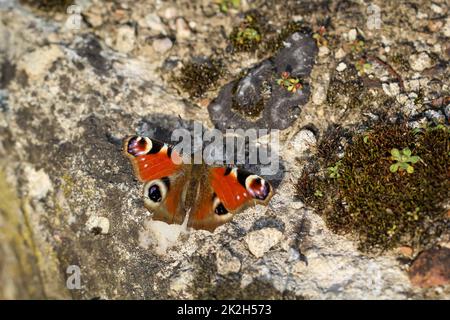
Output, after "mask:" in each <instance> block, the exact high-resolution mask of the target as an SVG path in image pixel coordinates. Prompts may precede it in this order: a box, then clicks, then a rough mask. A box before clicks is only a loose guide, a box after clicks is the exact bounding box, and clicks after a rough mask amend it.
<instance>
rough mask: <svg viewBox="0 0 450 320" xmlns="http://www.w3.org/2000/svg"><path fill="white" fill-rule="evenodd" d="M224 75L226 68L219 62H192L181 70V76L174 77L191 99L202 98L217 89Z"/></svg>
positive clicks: (212, 60)
mask: <svg viewBox="0 0 450 320" xmlns="http://www.w3.org/2000/svg"><path fill="white" fill-rule="evenodd" d="M223 73H224V67H223V65H222V63H221V62H220V61H218V60H214V59H208V60H204V61H200V62H197V61H190V62H188V63H186V64H185V65H184V66H183V67H182V68H181V72H180V75H179V76H177V77H174V81H175V82H176V83H177V84H178V85H179V86H180V88H181V89H182V90H183V91H185V92H187V93H189V95H190V96H191V98H200V97H202V96H203V95H204V94H205V93H206V91H208V90H210V89H212V88H214V87H215V85H216V84H217V81H218V80H219V78H220V77H221V76H222V75H223Z"/></svg>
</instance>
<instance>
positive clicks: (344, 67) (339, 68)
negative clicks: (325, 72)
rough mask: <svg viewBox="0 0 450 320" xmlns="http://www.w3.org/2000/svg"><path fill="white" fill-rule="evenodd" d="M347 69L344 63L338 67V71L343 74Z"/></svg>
mask: <svg viewBox="0 0 450 320" xmlns="http://www.w3.org/2000/svg"><path fill="white" fill-rule="evenodd" d="M345 69H347V65H346V64H345V63H344V62H341V63H339V64H338V66H337V67H336V70H337V71H338V72H342V71H344V70H345Z"/></svg>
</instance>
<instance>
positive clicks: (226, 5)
mask: <svg viewBox="0 0 450 320" xmlns="http://www.w3.org/2000/svg"><path fill="white" fill-rule="evenodd" d="M216 3H217V4H218V6H219V8H220V11H221V12H222V13H228V10H230V9H231V8H234V9H238V8H239V6H240V5H241V0H218V1H216Z"/></svg>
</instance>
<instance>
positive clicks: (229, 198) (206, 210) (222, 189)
mask: <svg viewBox="0 0 450 320" xmlns="http://www.w3.org/2000/svg"><path fill="white" fill-rule="evenodd" d="M208 171H209V172H208V185H207V186H205V187H204V188H203V190H204V192H203V193H202V196H201V197H200V199H199V202H198V205H197V207H196V210H195V211H194V212H193V214H192V215H191V216H190V217H189V225H190V226H191V227H193V228H195V229H206V230H209V231H214V229H216V228H217V227H218V226H220V225H222V224H224V223H226V222H228V221H230V220H231V219H232V218H233V216H234V215H235V214H237V213H239V212H240V211H242V210H244V209H245V208H247V207H249V206H253V205H256V204H263V205H266V204H267V203H268V202H269V201H270V198H271V197H272V195H273V189H272V186H271V185H270V183H269V182H268V181H266V180H264V179H263V178H261V177H260V176H257V175H254V174H252V173H250V172H248V171H245V170H242V169H238V168H230V167H217V168H216V167H213V168H209V169H208Z"/></svg>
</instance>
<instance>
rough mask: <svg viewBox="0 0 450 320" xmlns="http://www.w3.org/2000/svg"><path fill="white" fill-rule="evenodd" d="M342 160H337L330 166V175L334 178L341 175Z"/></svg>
mask: <svg viewBox="0 0 450 320" xmlns="http://www.w3.org/2000/svg"><path fill="white" fill-rule="evenodd" d="M341 164H342V163H341V160H339V161H337V162H336V163H335V164H334V166H332V167H328V168H327V170H328V176H329V177H330V178H332V179H338V178H340V177H341V174H340V173H339V171H340V166H341Z"/></svg>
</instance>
